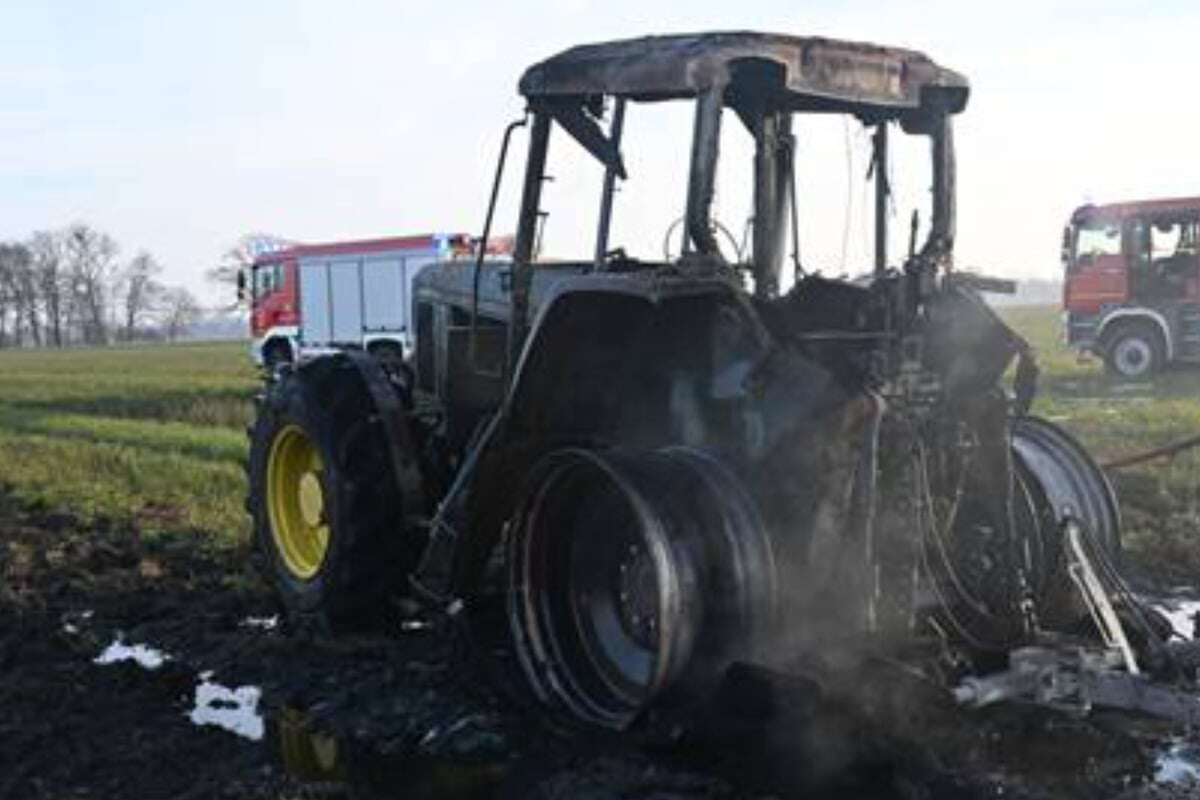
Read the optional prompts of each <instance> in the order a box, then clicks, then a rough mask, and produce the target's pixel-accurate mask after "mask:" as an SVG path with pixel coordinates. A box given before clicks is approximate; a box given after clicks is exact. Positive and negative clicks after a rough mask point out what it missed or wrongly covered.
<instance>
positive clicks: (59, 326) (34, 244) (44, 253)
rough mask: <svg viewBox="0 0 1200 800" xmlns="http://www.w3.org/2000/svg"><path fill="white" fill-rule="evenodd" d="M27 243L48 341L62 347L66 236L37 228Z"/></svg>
mask: <svg viewBox="0 0 1200 800" xmlns="http://www.w3.org/2000/svg"><path fill="white" fill-rule="evenodd" d="M28 247H29V252H30V254H31V255H32V259H33V263H32V272H33V279H34V281H35V283H36V285H37V289H38V294H39V295H40V296H41V301H42V310H43V311H44V313H45V323H46V340H47V344H53V345H54V346H55V347H62V346H63V333H64V331H63V327H64V322H65V316H66V303H65V302H64V301H63V295H64V288H65V287H64V284H65V282H66V281H65V268H64V264H63V262H64V236H63V235H62V234H61V233H58V232H51V231H38V232H37V233H34V234H33V236H31V237H30V239H29V245H28Z"/></svg>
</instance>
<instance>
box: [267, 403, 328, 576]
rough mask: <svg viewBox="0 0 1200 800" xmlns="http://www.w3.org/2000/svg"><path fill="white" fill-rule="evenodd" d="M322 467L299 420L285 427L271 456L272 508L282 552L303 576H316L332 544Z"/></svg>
mask: <svg viewBox="0 0 1200 800" xmlns="http://www.w3.org/2000/svg"><path fill="white" fill-rule="evenodd" d="M323 472H324V464H323V462H322V461H321V454H320V452H319V451H318V450H317V448H316V446H315V445H314V444H313V442H312V440H311V439H310V438H309V437H308V435H307V434H306V433H305V432H304V431H303V430H301V429H300V427H299V426H297V425H287V426H284V427H283V428H280V430H279V431H278V432H277V433H276V434H275V438H274V440H273V441H272V442H271V451H270V454H269V455H268V458H267V513H268V516H269V517H270V523H271V535H272V537H273V539H274V541H275V548H276V550H277V551H278V553H279V557H280V559H281V560H282V561H283V565H284V567H286V568H287V570H288V572H289V573H291V574H292V575H293V576H294V577H296V578H298V579H300V580H311V579H312V578H313V577H314V576H316V574H317V572H318V571H319V570H320V568H321V564H322V563H324V561H325V555H326V553H327V551H328V549H329V523H328V520H327V519H326V511H325V492H324V487H323V483H322V475H323Z"/></svg>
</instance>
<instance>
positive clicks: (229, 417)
mask: <svg viewBox="0 0 1200 800" xmlns="http://www.w3.org/2000/svg"><path fill="white" fill-rule="evenodd" d="M1003 316H1004V317H1005V319H1006V320H1007V321H1008V322H1009V324H1011V325H1013V326H1014V327H1015V328H1016V329H1017V330H1019V331H1020V332H1021V333H1022V334H1023V335H1024V336H1025V337H1026V338H1027V339H1029V341H1030V342H1031V343H1032V344H1033V345H1034V346H1035V348H1036V349H1037V350H1038V353H1039V361H1040V363H1041V365H1042V370H1043V371H1042V379H1041V387H1042V391H1041V392H1040V394H1039V396H1038V399H1037V401H1036V403H1035V406H1034V412H1035V413H1037V414H1040V415H1042V416H1045V417H1047V418H1049V419H1050V420H1052V421H1054V422H1057V423H1058V424H1060V425H1061V426H1063V427H1064V428H1066V429H1067V430H1069V431H1071V432H1072V433H1074V434H1075V435H1076V436H1078V437H1079V438H1080V439H1081V440H1082V441H1083V442H1084V443H1085V445H1086V446H1087V447H1088V448H1089V449H1090V450H1091V451H1092V452H1093V453H1094V454H1095V455H1096V456H1097V458H1098V459H1099V460H1101V461H1104V460H1107V459H1111V458H1115V457H1118V456H1121V455H1125V454H1128V453H1132V452H1138V451H1142V450H1146V449H1149V448H1151V447H1155V446H1159V445H1162V444H1166V443H1168V442H1171V441H1173V440H1175V439H1179V438H1182V437H1184V436H1188V435H1191V434H1194V433H1197V432H1200V370H1196V369H1193V370H1175V371H1171V372H1168V373H1166V374H1164V375H1162V376H1159V377H1158V378H1156V379H1155V380H1154V381H1153V382H1149V383H1143V384H1129V383H1123V382H1118V381H1114V380H1111V379H1109V378H1108V377H1107V376H1105V375H1104V372H1103V369H1102V368H1101V366H1100V365H1099V364H1098V363H1096V362H1094V361H1092V362H1090V363H1087V362H1080V361H1079V360H1078V359H1077V358H1076V357H1075V355H1074V354H1073V353H1072V352H1070V351H1068V350H1067V349H1066V348H1065V347H1063V346H1062V344H1061V341H1060V334H1059V331H1060V327H1059V316H1058V312H1057V310H1056V309H1054V308H1051V307H1027V308H1009V309H1005V310H1004V312H1003ZM256 381H257V378H256V373H255V371H254V369H253V368H252V367H251V365H250V360H249V358H248V357H247V353H246V346H245V344H244V343H227V344H203V345H180V346H154V347H136V348H127V349H108V350H68V351H62V352H46V351H20V352H14V351H0V484H3V485H5V486H7V487H8V488H9V489H10V491H12V492H13V493H15V494H16V496H17V497H18V499H21V500H24V501H27V502H31V503H35V504H41V505H44V506H45V507H47V508H51V509H55V510H65V511H68V512H70V513H72V514H75V515H77V516H80V517H82V518H84V519H85V520H86V519H98V518H108V519H111V520H115V521H120V522H122V523H127V524H132V525H134V526H136V527H137V529H138V530H139V531H140V532H141V533H143V534H144V535H148V536H155V535H159V534H162V533H180V532H186V531H195V532H199V533H202V534H205V536H206V540H207V541H210V542H212V543H215V544H217V545H227V544H231V543H235V542H238V541H244V537H245V536H246V534H247V529H248V523H247V520H246V516H245V513H244V512H243V510H242V497H243V495H244V492H245V485H244V484H245V478H244V474H243V472H242V468H241V461H242V459H243V458H244V455H245V447H246V440H245V435H244V428H245V426H246V424H247V423H248V422H249V421H250V417H251V413H252V412H251V402H250V398H251V397H252V395H253V394H254V392H255V390H256ZM1111 477H1112V479H1113V482H1114V485H1115V486H1116V488H1117V490H1118V493H1119V495H1120V497H1121V501H1122V506H1123V513H1124V515H1125V542H1126V547H1127V550H1128V551H1129V553H1130V556H1131V557H1132V558H1133V559H1134V560H1135V561H1136V562H1138V563H1139V564H1141V565H1143V566H1145V567H1147V568H1149V569H1151V570H1153V571H1155V572H1157V573H1159V574H1165V575H1172V576H1177V577H1178V578H1179V579H1180V580H1185V579H1189V578H1191V577H1194V575H1195V574H1197V573H1198V572H1200V541H1198V540H1200V450H1193V451H1190V452H1187V453H1183V454H1180V455H1179V456H1177V457H1175V458H1174V459H1172V460H1170V461H1158V462H1154V463H1150V464H1144V465H1140V466H1136V467H1131V468H1127V469H1122V470H1114V471H1112V472H1111Z"/></svg>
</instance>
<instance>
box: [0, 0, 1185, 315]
mask: <svg viewBox="0 0 1200 800" xmlns="http://www.w3.org/2000/svg"><path fill="white" fill-rule="evenodd" d="M715 29H752V30H768V31H777V32H784V33H792V34H799V35H813V34H815V35H823V36H831V37H836V38H846V39H856V40H869V41H875V42H879V43H881V44H890V45H897V46H905V47H911V48H914V49H917V50H921V51H923V52H925V53H926V54H927V55H929V56H930V57H931V58H933V59H934V60H935V61H937V62H938V63H940V64H942V65H943V66H947V67H950V68H952V69H955V70H957V71H959V72H961V73H963V74H965V75H966V76H967V77H968V78H969V80H970V81H971V85H972V95H971V101H970V103H969V105H968V107H967V110H966V112H965V113H964V114H962V115H960V116H959V118H958V119H957V122H956V125H957V130H956V135H957V145H958V158H959V217H958V220H959V228H958V234H959V235H958V248H957V252H958V262H959V263H960V264H961V265H969V266H973V267H977V268H980V269H982V270H984V271H987V272H990V273H993V274H999V275H1007V276H1011V277H1030V276H1039V277H1053V276H1054V275H1055V274H1057V272H1058V269H1059V266H1058V244H1059V235H1060V231H1061V228H1062V225H1063V223H1064V221H1065V219H1066V217H1067V215H1068V214H1069V213H1070V211H1071V210H1072V208H1074V207H1075V206H1077V205H1079V204H1080V203H1082V202H1085V201H1088V200H1094V201H1097V202H1102V201H1108V200H1118V199H1136V198H1143V197H1157V196H1178V195H1193V194H1200V182H1198V181H1197V177H1196V169H1195V167H1194V163H1195V161H1196V154H1195V145H1194V142H1195V140H1196V137H1197V131H1198V129H1200V109H1198V104H1197V102H1196V100H1195V98H1194V89H1193V86H1192V84H1193V81H1194V77H1195V70H1196V66H1197V64H1198V61H1197V44H1196V41H1195V36H1196V31H1198V30H1200V5H1198V4H1195V3H1182V2H1161V3H1155V4H1153V5H1151V4H1148V3H1147V4H1133V3H1128V2H1109V0H1092V1H1091V2H1083V3H1060V4H1054V3H1033V2H1030V3H1024V2H1010V3H1005V4H1001V3H988V4H978V7H975V4H971V3H965V2H933V3H920V4H916V3H914V4H910V5H907V6H906V5H904V4H901V3H897V2H894V0H893V1H892V2H858V3H852V2H841V3H833V2H809V3H803V2H795V0H791V1H790V2H777V1H776V0H764V1H762V2H757V3H747V2H713V1H712V0H692V2H688V3H686V4H685V3H675V4H670V5H661V6H660V5H656V4H654V3H651V2H648V1H647V0H638V1H637V2H633V1H631V0H607V1H606V2H597V1H596V0H561V1H560V2H535V1H534V0H509V1H508V2H505V3H484V2H461V3H460V2H453V0H447V2H442V3H436V4H434V3H416V2H403V1H402V0H391V1H390V2H369V1H368V0H361V1H360V2H341V3H338V2H318V1H316V0H313V1H312V2H284V0H271V1H263V2H250V1H249V0H242V1H241V2H215V1H214V0H207V1H206V2H171V3H168V2H93V3H89V2H67V0H42V2H37V3H27V2H18V0H0V240H3V239H20V238H24V237H26V236H27V235H28V234H29V233H30V232H31V231H33V230H37V229H44V228H53V227H59V226H62V225H65V224H68V223H70V222H72V221H76V220H82V221H86V222H88V223H90V224H92V225H94V226H96V227H98V228H100V229H102V230H105V231H107V232H109V233H111V234H112V235H113V236H114V237H116V239H117V240H118V241H119V242H120V243H121V245H122V246H123V248H124V255H125V256H127V257H128V256H132V255H133V254H134V253H135V252H136V251H137V250H140V249H143V248H144V249H147V250H149V251H150V252H152V253H153V254H154V255H155V256H157V257H158V258H159V260H161V261H162V262H163V263H164V264H165V265H166V269H167V278H168V280H171V281H173V282H179V283H184V284H186V285H188V286H189V287H190V288H192V289H194V290H195V291H197V292H198V293H200V295H201V296H202V297H203V298H204V299H205V300H206V301H207V302H211V303H216V302H218V301H219V300H224V299H226V298H220V297H218V295H217V294H216V293H215V292H214V290H213V289H212V287H208V286H205V284H204V282H203V279H202V277H201V276H202V273H203V271H204V270H205V269H206V268H207V267H209V266H211V265H213V264H214V263H215V262H216V261H217V260H218V258H219V257H220V254H221V253H222V252H223V250H224V249H226V248H227V247H228V246H229V245H230V244H231V243H233V242H234V241H235V240H236V239H237V237H238V236H239V235H240V234H242V233H244V232H248V231H267V232H271V233H275V234H279V235H282V236H285V237H288V238H292V239H297V240H302V241H325V240H336V239H344V238H368V237H374V236H383V235H390V234H402V233H417V232H426V231H445V232H449V231H464V232H474V233H477V232H478V231H479V228H480V226H481V223H482V218H483V212H484V208H485V204H486V201H487V195H488V191H489V189H490V182H491V177H492V172H493V170H494V168H495V158H496V154H497V150H498V147H499V143H500V137H501V133H502V131H503V128H504V126H505V124H506V123H507V122H508V121H509V120H510V119H512V118H514V117H516V116H518V115H519V114H520V112H521V110H522V104H521V101H520V98H519V97H518V96H517V94H516V83H517V79H518V78H519V76H520V74H521V71H522V70H523V69H524V68H525V67H526V66H527V65H529V64H531V63H533V62H535V61H537V60H540V59H541V58H544V57H546V56H549V55H552V54H553V53H555V52H558V51H560V50H562V49H565V48H566V47H568V46H570V45H572V44H576V43H581V42H588V41H602V40H606V39H614V38H624V37H631V36H639V35H643V34H647V33H671V32H688V31H697V30H715ZM687 120H688V117H687V112H683V113H680V110H679V109H678V108H675V109H671V108H665V107H646V106H635V107H632V108H631V110H630V113H629V117H628V120H627V134H628V138H627V141H626V159H627V162H628V163H629V166H630V173H631V176H630V182H629V184H628V185H627V186H626V187H625V190H623V191H622V194H621V196H620V198H619V199H618V203H617V208H616V212H615V214H616V220H615V223H614V225H615V231H616V236H615V238H614V241H613V244H614V245H616V244H624V245H626V246H628V247H629V249H630V250H631V252H636V253H638V254H641V255H654V254H656V253H658V252H661V240H662V235H663V233H664V232H665V228H666V226H667V225H669V223H670V222H671V220H673V219H674V218H675V217H677V216H678V215H679V213H681V211H682V208H681V206H682V201H683V193H684V188H685V187H684V184H683V177H682V165H683V164H685V163H686V148H687V139H686V136H687V132H688V131H687ZM726 128H727V135H728V136H734V135H735V133H736V128H735V125H734V124H730V125H727V126H726ZM797 134H798V137H799V139H800V143H801V144H800V146H801V158H800V162H799V169H800V173H799V181H800V186H801V188H800V192H801V203H800V205H801V209H802V216H803V222H802V248H803V250H804V253H805V255H806V258H807V259H808V262H809V266H810V267H815V268H818V269H822V270H824V271H826V272H830V273H838V272H840V271H841V270H842V269H843V268H845V269H849V270H851V271H857V270H858V269H859V268H861V267H865V266H868V262H867V261H866V255H865V253H866V250H865V249H864V248H865V244H866V241H867V232H868V230H869V225H870V217H869V212H868V213H864V212H866V211H867V209H868V208H869V199H870V198H869V195H868V194H867V193H866V192H865V191H864V184H863V182H862V180H861V178H862V176H863V175H864V174H865V171H866V166H867V162H866V153H867V140H866V138H865V136H864V135H863V133H862V132H861V130H860V129H859V127H858V125H857V123H851V124H850V125H843V123H842V122H841V121H840V119H839V120H829V119H821V120H813V121H812V122H809V120H808V118H804V119H798V120H797ZM743 138H744V137H743ZM565 141H566V137H565V136H564V135H561V134H558V135H557V139H556V140H555V142H554V145H557V146H558V148H559V149H554V145H552V162H551V172H552V173H553V174H555V176H556V178H557V180H556V181H555V182H554V183H553V184H551V185H550V186H549V187H548V189H547V197H546V203H545V205H546V207H547V209H548V210H549V211H550V212H551V216H550V219H549V222H548V227H547V235H546V252H547V254H550V255H556V256H567V255H582V256H590V254H591V250H592V237H593V230H594V216H595V204H596V191H597V189H596V187H598V186H599V173H598V169H599V168H598V167H596V166H595V165H594V164H592V163H588V162H587V161H586V159H584V158H582V157H578V156H577V155H575V154H573V153H572V149H573V147H574V146H573V145H565V144H563V143H564V142H565ZM524 143H525V140H524V139H520V140H518V142H517V144H518V147H517V149H516V150H515V151H514V154H515V155H517V156H518V157H517V158H514V159H512V160H511V163H510V168H509V172H508V177H507V182H506V186H507V187H508V188H509V189H511V190H514V191H515V189H516V187H517V186H518V184H519V182H520V167H521V161H522V158H521V157H520V156H522V155H523V152H524V151H523V145H524ZM739 144H742V145H744V142H742V143H738V142H731V143H730V144H728V145H723V154H724V155H727V156H732V158H727V159H726V160H727V161H728V162H729V164H728V166H724V165H723V169H724V170H727V172H726V173H723V176H722V178H721V183H720V184H719V187H718V200H717V204H716V211H717V214H718V216H719V217H720V218H721V219H722V220H723V221H724V222H726V224H728V225H729V227H730V228H733V229H735V230H736V232H738V233H740V231H741V227H742V225H743V224H744V222H745V208H746V204H747V201H748V193H749V185H748V184H746V183H744V182H742V180H741V178H742V177H743V175H742V173H741V172H739V170H742V168H744V166H745V163H746V157H748V156H747V154H748V152H749V151H748V150H747V151H746V152H745V153H743V152H742V151H740V150H738V149H737V146H738V145H739ZM919 145H920V146H919V147H913V146H911V145H908V146H901V147H900V148H898V152H897V154H896V156H895V158H897V159H901V158H907V159H908V160H907V161H906V162H905V164H908V166H905V165H904V164H900V165H898V166H897V167H896V183H897V196H896V218H895V219H896V224H895V233H896V238H895V241H896V242H897V244H896V245H894V246H893V253H895V251H896V250H897V249H899V244H898V243H899V242H900V241H901V240H902V239H904V237H905V235H906V234H905V230H906V228H907V220H908V215H909V213H910V210H911V208H912V206H913V205H915V204H918V203H920V202H922V198H923V197H924V196H925V189H926V188H927V185H928V180H927V176H926V172H925V170H927V168H928V164H927V156H926V154H925V150H924V140H920V142H919ZM635 148H636V150H635ZM848 153H849V159H850V163H849V168H850V174H851V175H852V176H853V180H852V182H851V186H850V191H849V202H848V198H847V155H848ZM910 156H911V158H909V157H910ZM564 159H565V161H564ZM556 165H558V169H557V170H556V169H555V166H556ZM566 166H573V167H575V169H574V170H566V169H565V168H564V167H566ZM506 196H508V197H510V198H511V196H512V192H508V193H507V195H506ZM567 206H571V208H569V209H568V208H567ZM926 208H927V204H925V205H924V206H923V208H922V214H923V219H924V220H925V221H927V219H928V215H927V213H926ZM847 209H849V211H850V217H849V224H847V221H846V220H847ZM514 221H515V220H514V213H513V203H512V202H509V203H507V204H506V206H505V207H504V208H502V211H501V214H500V216H499V218H498V220H497V222H496V226H495V228H496V230H497V231H498V232H506V231H511V230H512V228H513V225H514ZM844 238H845V240H846V248H845V253H846V254H845V256H844V257H843V239H844Z"/></svg>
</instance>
